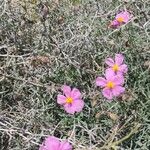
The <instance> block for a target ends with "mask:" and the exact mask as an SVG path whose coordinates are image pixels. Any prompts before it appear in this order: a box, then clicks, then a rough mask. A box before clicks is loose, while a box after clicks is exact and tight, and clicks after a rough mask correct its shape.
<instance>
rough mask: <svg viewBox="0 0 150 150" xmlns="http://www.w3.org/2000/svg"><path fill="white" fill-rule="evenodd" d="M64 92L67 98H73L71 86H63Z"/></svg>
mask: <svg viewBox="0 0 150 150" xmlns="http://www.w3.org/2000/svg"><path fill="white" fill-rule="evenodd" d="M62 91H63V93H64V94H65V95H66V96H67V97H70V96H71V88H70V86H67V85H63V86H62Z"/></svg>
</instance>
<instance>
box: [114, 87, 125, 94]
mask: <svg viewBox="0 0 150 150" xmlns="http://www.w3.org/2000/svg"><path fill="white" fill-rule="evenodd" d="M124 91H125V88H124V87H122V86H115V87H114V88H113V89H112V92H113V95H114V96H119V95H120V94H122V93H123V92H124Z"/></svg>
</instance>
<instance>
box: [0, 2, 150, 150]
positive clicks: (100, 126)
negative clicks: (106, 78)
mask: <svg viewBox="0 0 150 150" xmlns="http://www.w3.org/2000/svg"><path fill="white" fill-rule="evenodd" d="M0 3H1V6H0V150H37V149H38V147H39V144H40V143H41V142H42V140H43V139H44V137H45V136H47V135H55V136H57V137H60V138H63V139H65V138H66V139H69V141H70V142H71V143H72V144H73V146H74V148H75V149H77V150H93V149H94V150H95V149H96V150H105V149H108V150H110V149H114V150H116V149H119V150H126V149H127V150H148V149H149V147H150V137H149V135H150V124H149V123H150V120H149V115H150V111H149V107H150V101H149V100H150V80H149V79H150V74H149V72H150V70H149V69H150V68H149V66H147V65H145V64H146V63H147V64H148V62H149V60H150V50H149V40H150V39H149V36H150V35H149V32H150V16H149V8H150V2H149V0H144V1H142V0H136V1H133V0H128V2H126V0H116V1H111V0H78V1H75V0H70V1H69V0H57V1H54V0H53V1H52V0H50V1H46V0H45V1H40V0H20V1H19V0H18V1H17V0H1V1H0ZM125 8H126V9H128V10H129V11H130V12H131V13H132V14H133V15H134V18H133V19H132V20H131V22H130V23H129V24H127V25H124V26H122V27H121V29H117V30H113V29H109V28H108V24H109V22H110V20H112V19H113V17H114V16H115V14H116V13H117V12H118V11H119V10H122V9H125ZM118 52H121V53H123V54H124V55H125V58H126V63H127V64H128V66H129V72H128V76H127V77H126V84H125V86H126V89H127V92H126V93H125V95H124V96H123V97H120V98H119V99H115V100H114V101H112V102H111V103H110V102H108V101H106V100H104V98H103V96H102V95H101V92H100V90H99V89H98V88H96V87H95V85H94V80H95V78H96V77H97V76H98V75H102V74H103V72H104V69H105V66H104V60H105V58H106V57H108V56H114V54H115V53H118ZM63 84H68V85H71V86H76V87H78V88H79V89H80V90H81V91H82V93H83V97H84V101H85V103H86V105H85V108H84V110H83V112H82V113H80V114H76V115H75V116H70V115H68V114H66V113H65V112H64V111H63V109H62V108H61V107H60V106H58V105H57V103H56V95H57V94H58V93H59V90H60V87H61V85H63Z"/></svg>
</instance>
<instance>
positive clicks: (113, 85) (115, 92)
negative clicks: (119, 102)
mask: <svg viewBox="0 0 150 150" xmlns="http://www.w3.org/2000/svg"><path fill="white" fill-rule="evenodd" d="M123 83H124V78H123V76H120V75H115V74H114V72H112V71H110V70H107V71H106V73H105V78H102V77H97V79H96V85H97V86H100V87H102V88H103V90H102V94H103V95H104V97H106V98H107V99H109V100H111V99H112V98H113V97H114V96H115V97H116V96H119V95H120V94H122V93H123V92H124V91H125V88H124V87H122V85H123Z"/></svg>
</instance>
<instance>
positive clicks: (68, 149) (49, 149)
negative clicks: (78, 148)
mask: <svg viewBox="0 0 150 150" xmlns="http://www.w3.org/2000/svg"><path fill="white" fill-rule="evenodd" d="M39 150H72V145H71V144H70V143H69V142H67V141H62V142H61V141H60V140H59V139H58V138H56V137H54V136H48V137H47V138H46V139H45V141H44V142H43V143H42V145H41V146H40V148H39Z"/></svg>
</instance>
